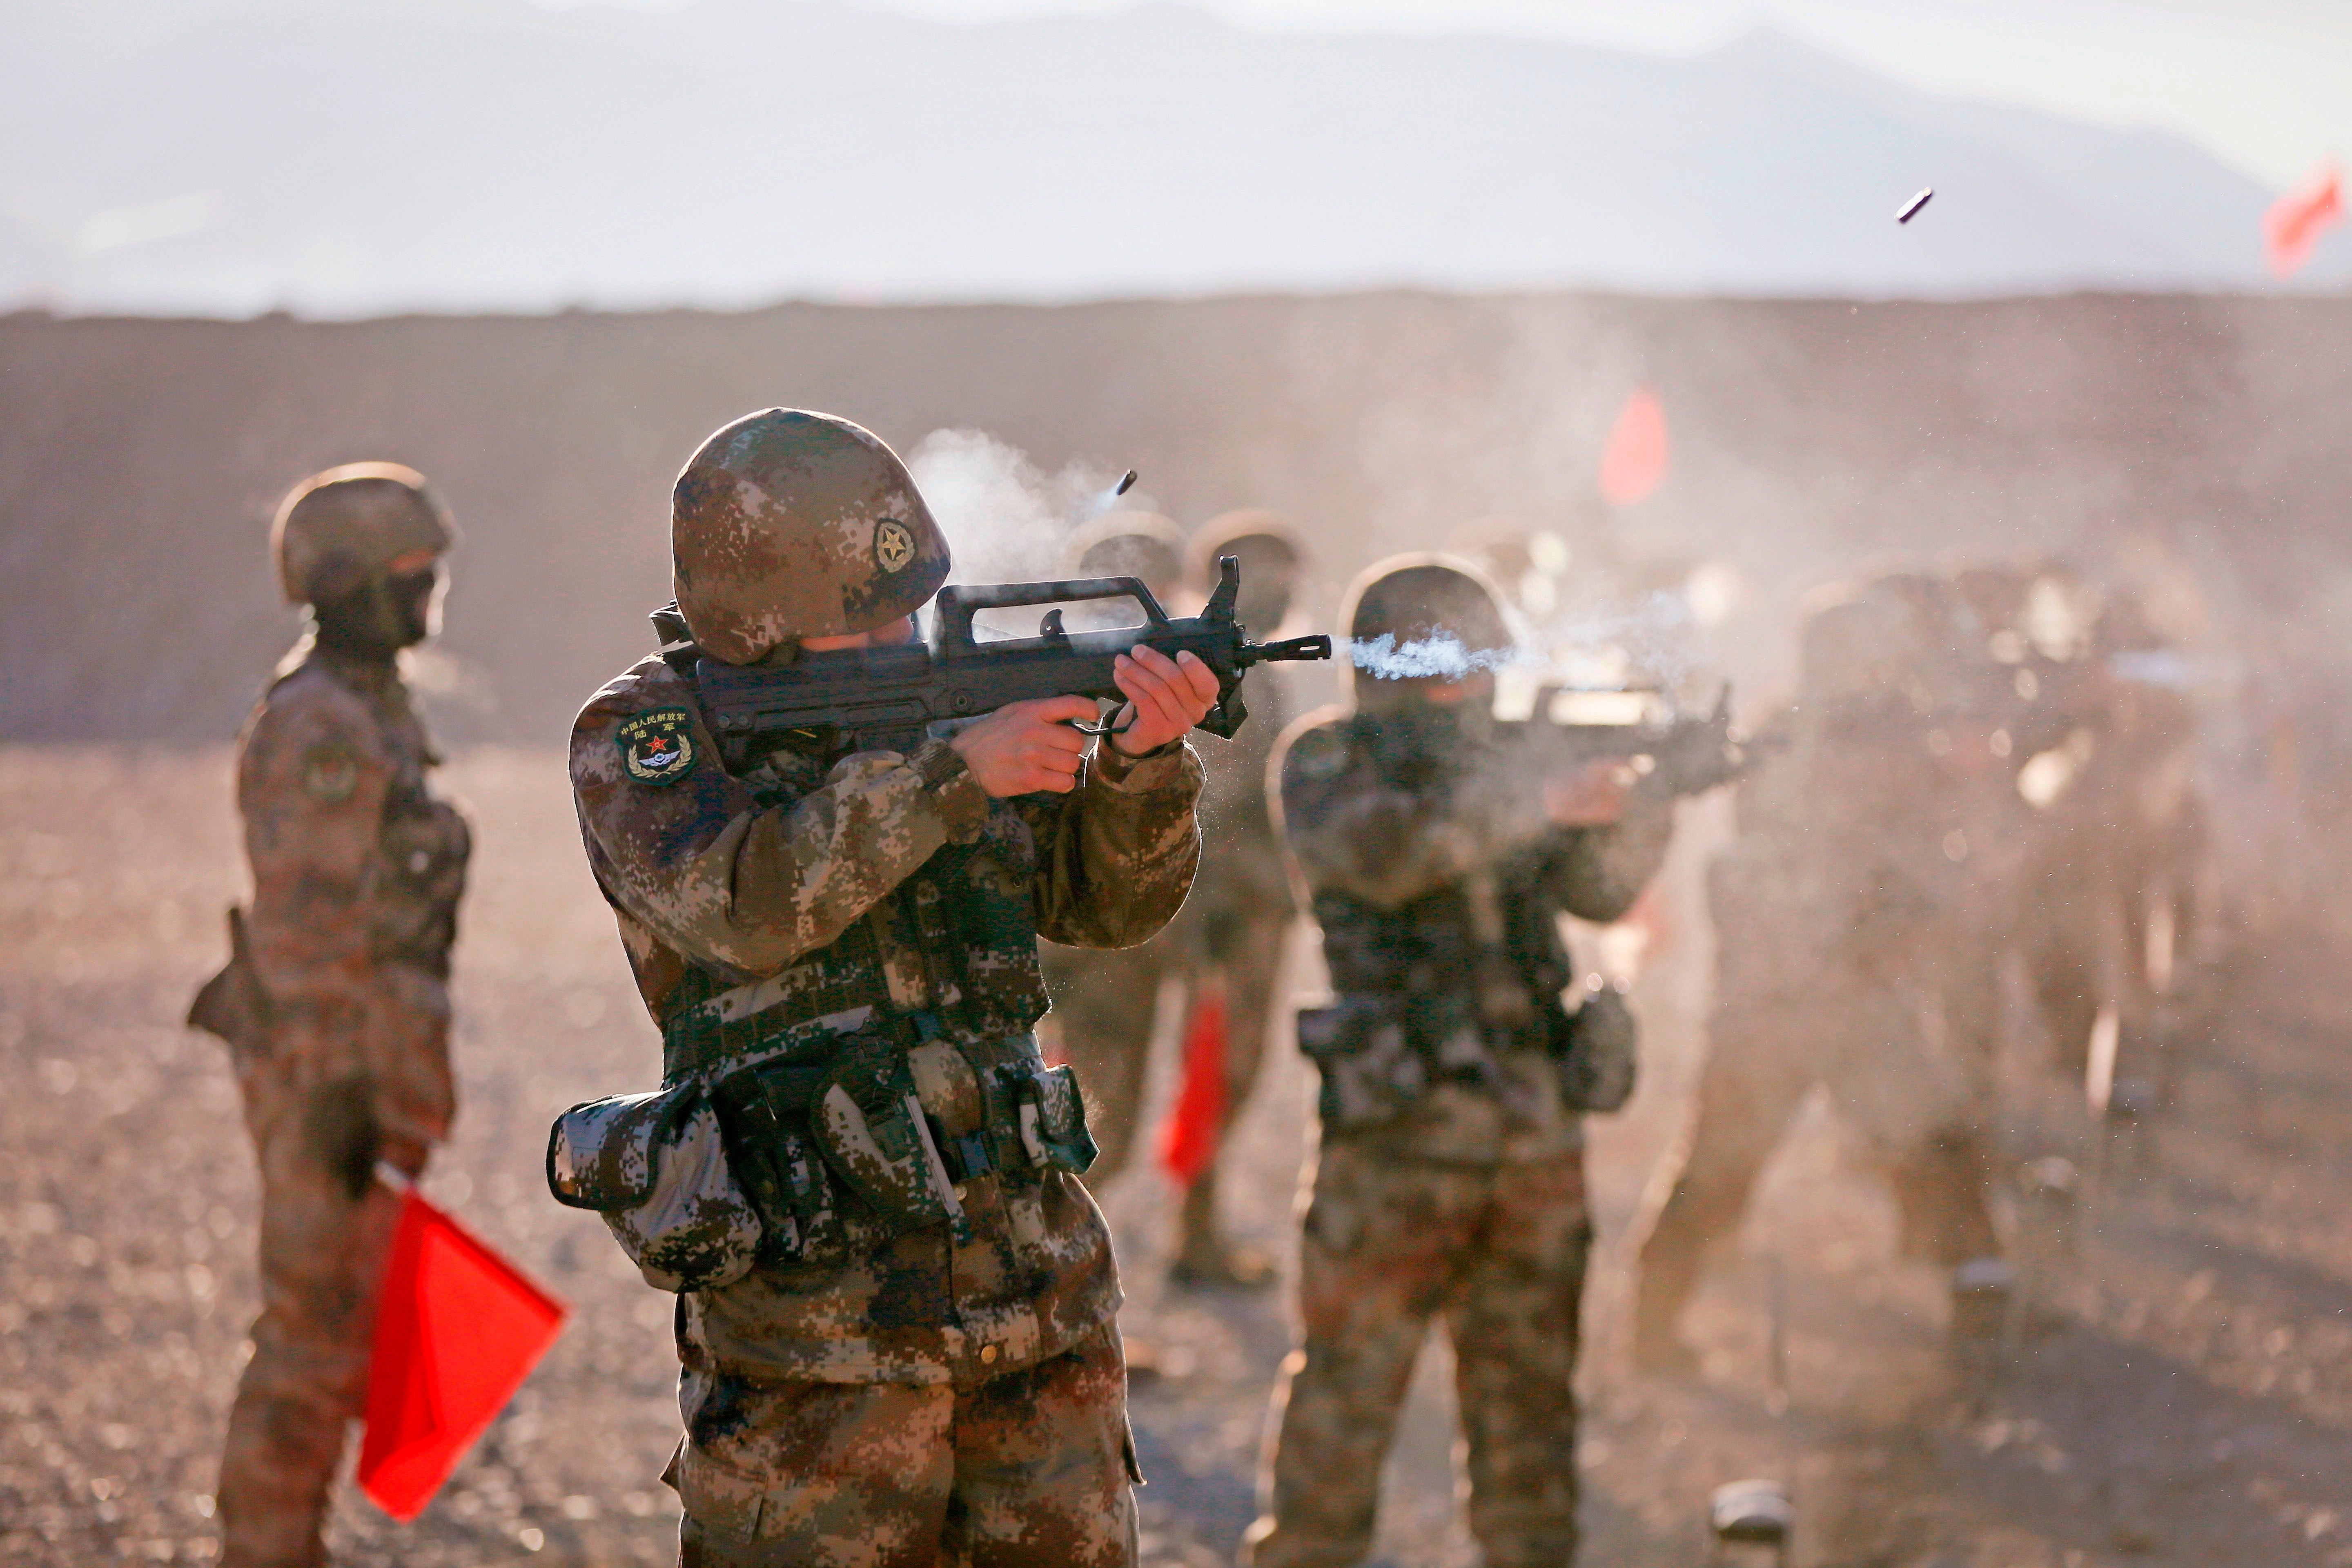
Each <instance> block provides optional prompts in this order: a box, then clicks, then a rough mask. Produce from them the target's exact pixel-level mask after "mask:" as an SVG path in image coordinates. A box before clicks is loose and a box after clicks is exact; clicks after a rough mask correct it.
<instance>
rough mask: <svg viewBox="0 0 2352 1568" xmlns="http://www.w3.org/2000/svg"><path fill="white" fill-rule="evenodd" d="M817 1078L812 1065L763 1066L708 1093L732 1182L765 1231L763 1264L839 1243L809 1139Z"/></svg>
mask: <svg viewBox="0 0 2352 1568" xmlns="http://www.w3.org/2000/svg"><path fill="white" fill-rule="evenodd" d="M822 1077H823V1072H822V1069H820V1068H810V1067H795V1066H788V1065H786V1064H784V1063H782V1062H762V1063H761V1064H759V1065H757V1066H754V1067H747V1068H737V1069H736V1070H735V1071H733V1072H731V1073H729V1074H728V1075H727V1076H726V1077H725V1078H722V1079H719V1081H718V1082H717V1083H715V1084H713V1085H711V1088H710V1100H711V1104H712V1106H713V1107H714V1108H715V1109H716V1110H718V1112H719V1131H720V1132H721V1133H722V1134H723V1135H724V1136H725V1139H726V1142H727V1153H728V1158H729V1159H730V1161H731V1162H732V1163H733V1165H734V1169H735V1177H736V1180H737V1181H738V1182H739V1183H740V1184H741V1185H742V1188H743V1191H744V1192H745V1193H746V1194H748V1195H749V1196H750V1198H751V1206H752V1207H753V1208H754V1209H756V1210H758V1211H759V1215H760V1220H761V1226H762V1227H763V1228H764V1230H765V1232H766V1240H765V1242H764V1244H763V1245H762V1246H761V1248H760V1261H761V1262H762V1263H766V1264H771V1265H775V1266H779V1267H788V1266H790V1265H793V1264H796V1263H809V1262H814V1261H815V1260H817V1259H819V1258H824V1257H828V1256H831V1255H832V1254H834V1253H835V1252H837V1251H839V1250H840V1249H841V1247H842V1246H843V1244H844V1242H845V1235H844V1232H843V1228H842V1220H841V1215H840V1213H839V1211H838V1209H837V1208H836V1206H835V1203H834V1193H833V1182H832V1180H831V1178H830V1177H828V1176H827V1175H826V1174H825V1169H824V1159H823V1157H821V1156H820V1155H819V1154H818V1153H817V1151H816V1144H815V1142H814V1140H812V1139H811V1138H810V1137H809V1135H808V1106H809V1097H810V1096H811V1095H812V1094H813V1093H814V1092H815V1089H816V1086H817V1083H818V1082H819V1081H820V1080H821V1079H822Z"/></svg>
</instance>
